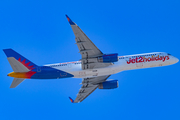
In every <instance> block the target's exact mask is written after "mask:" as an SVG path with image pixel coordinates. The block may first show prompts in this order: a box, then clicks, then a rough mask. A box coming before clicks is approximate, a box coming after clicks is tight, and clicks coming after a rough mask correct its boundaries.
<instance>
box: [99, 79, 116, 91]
mask: <svg viewBox="0 0 180 120" xmlns="http://www.w3.org/2000/svg"><path fill="white" fill-rule="evenodd" d="M117 87H118V80H111V81H105V82H103V83H100V84H99V89H114V88H117Z"/></svg>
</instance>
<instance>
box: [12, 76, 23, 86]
mask: <svg viewBox="0 0 180 120" xmlns="http://www.w3.org/2000/svg"><path fill="white" fill-rule="evenodd" d="M23 80H24V79H23V78H14V80H13V82H12V83H11V86H10V88H15V87H16V86H18V85H19V84H20V83H21V82H22V81H23Z"/></svg>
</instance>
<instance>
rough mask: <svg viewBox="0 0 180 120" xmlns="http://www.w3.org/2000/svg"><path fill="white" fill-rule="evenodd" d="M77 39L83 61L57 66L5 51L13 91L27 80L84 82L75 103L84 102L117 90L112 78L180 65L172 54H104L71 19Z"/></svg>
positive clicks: (9, 50) (11, 51)
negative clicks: (102, 91) (99, 91)
mask: <svg viewBox="0 0 180 120" xmlns="http://www.w3.org/2000/svg"><path fill="white" fill-rule="evenodd" d="M66 17H67V20H68V21H69V23H70V25H71V28H72V30H73V32H74V35H75V41H76V45H77V46H78V49H79V53H80V54H81V59H80V61H75V62H66V63H56V64H49V65H44V66H38V65H36V64H34V63H33V62H31V61H30V60H28V59H26V58H25V57H23V56H22V55H20V54H18V53H17V52H15V51H14V50H12V49H4V50H3V51H4V52H5V54H6V56H7V59H8V61H9V63H10V65H11V67H12V69H13V71H14V72H11V73H9V74H8V76H10V77H14V80H13V82H12V84H11V86H10V88H15V87H16V86H18V85H19V84H20V83H21V82H22V81H24V80H25V79H60V78H67V77H73V78H82V83H81V84H82V86H81V89H80V90H79V93H78V94H77V97H76V99H75V100H73V99H72V98H70V97H69V98H70V100H71V102H72V103H78V102H82V101H83V100H84V99H85V98H86V97H88V96H89V95H90V94H91V93H92V92H93V91H94V90H96V88H99V89H114V88H117V87H118V80H108V78H109V76H111V75H112V74H116V73H119V72H121V71H124V70H132V69H141V68H150V67H158V66H166V65H171V64H175V63H177V62H178V61H179V60H178V59H177V58H176V57H174V56H172V55H171V54H169V53H165V52H153V53H145V54H135V55H126V56H118V54H117V53H113V54H104V53H103V52H102V51H101V50H99V49H98V48H97V47H96V45H95V44H94V43H93V42H92V41H91V40H90V39H89V38H88V37H87V36H86V34H85V33H84V32H83V31H82V30H81V29H80V28H79V27H78V26H77V24H76V23H74V22H73V21H72V20H71V19H70V18H69V17H68V16H67V15H66Z"/></svg>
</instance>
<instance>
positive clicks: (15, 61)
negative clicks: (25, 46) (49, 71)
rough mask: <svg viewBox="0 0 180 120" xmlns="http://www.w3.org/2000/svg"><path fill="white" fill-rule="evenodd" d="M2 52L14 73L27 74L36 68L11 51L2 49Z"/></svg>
mask: <svg viewBox="0 0 180 120" xmlns="http://www.w3.org/2000/svg"><path fill="white" fill-rule="evenodd" d="M3 51H4V53H5V54H6V56H7V59H8V61H9V63H10V65H11V67H12V69H13V71H14V72H28V71H30V70H33V69H34V68H35V67H36V66H37V65H36V64H34V63H33V62H31V61H29V60H28V59H26V58H25V57H23V56H22V55H20V54H19V53H17V52H16V51H14V50H12V49H4V50H3Z"/></svg>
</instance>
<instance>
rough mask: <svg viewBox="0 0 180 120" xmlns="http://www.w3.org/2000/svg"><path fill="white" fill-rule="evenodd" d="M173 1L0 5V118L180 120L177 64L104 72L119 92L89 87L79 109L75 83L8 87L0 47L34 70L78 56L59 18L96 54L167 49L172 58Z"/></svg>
mask: <svg viewBox="0 0 180 120" xmlns="http://www.w3.org/2000/svg"><path fill="white" fill-rule="evenodd" d="M179 6H180V1H179V0H138V1H137V0H128V1H124V0H123V1H120V0H116V1H114V0H111V1H104V0H102V1H100V0H99V1H98V0H91V1H84V0H82V1H81V0H76V1H74V0H66V1H61V0H50V1H48V0H1V1H0V40H1V44H0V49H1V52H0V59H1V62H0V66H1V69H0V73H1V74H0V91H1V92H0V119H1V120H12V119H18V120H39V119H49V120H50V119H55V120H56V119H59V120H72V119H73V120H74V119H78V120H82V119H85V120H94V119H102V120H103V119H104V120H109V119H111V120H112V119H118V120H152V119H153V120H170V119H172V120H180V76H179V75H180V74H179V71H180V70H179V69H180V63H177V64H175V65H171V66H166V67H158V68H149V69H140V70H132V71H124V72H121V73H118V74H115V75H112V76H111V77H110V79H118V80H119V88H117V89H113V90H99V89H97V90H96V91H95V92H94V93H92V94H91V95H90V96H89V97H88V98H87V99H85V100H84V101H83V102H82V103H80V104H72V103H71V102H70V101H69V99H68V97H69V96H71V97H72V98H75V97H76V94H77V93H78V91H79V88H80V85H79V83H80V82H81V79H73V78H67V79H59V80H25V81H24V82H23V83H21V84H20V85H19V86H18V87H17V88H15V89H10V88H9V87H10V84H11V82H12V80H13V78H10V77H7V76H6V75H7V74H8V73H9V72H12V69H11V67H10V65H9V63H8V61H7V59H6V56H5V54H4V53H3V51H2V49H5V48H12V49H14V50H16V51H17V52H19V53H20V54H22V55H23V56H25V57H26V58H28V59H30V60H31V61H32V62H34V63H36V64H38V65H44V64H49V63H59V62H68V61H76V60H79V59H80V58H81V56H80V54H79V53H78V48H77V46H76V45H75V44H74V43H75V40H74V38H75V37H74V34H73V32H72V30H71V27H70V25H69V23H68V21H67V19H66V17H65V14H68V15H69V17H70V18H71V19H72V20H73V21H74V22H76V23H77V24H78V25H79V26H80V28H81V29H82V30H83V31H84V32H85V33H86V34H87V36H88V37H89V38H90V39H91V40H92V41H93V42H94V43H95V44H96V46H97V47H98V48H99V49H100V50H101V51H103V52H104V53H119V55H130V54H137V53H147V52H168V53H171V54H172V55H174V56H176V57H177V58H179V59H180V52H179V48H180V7H179Z"/></svg>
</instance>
